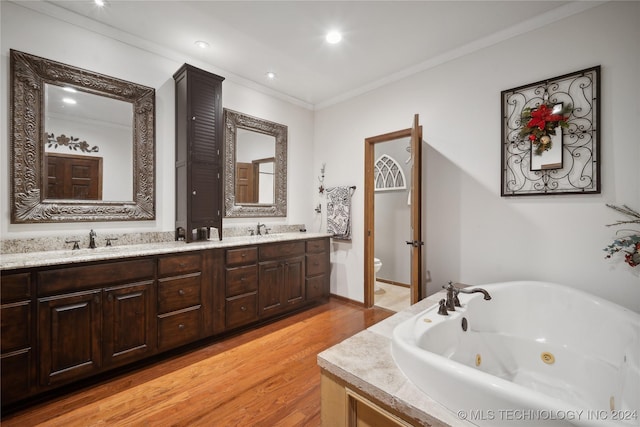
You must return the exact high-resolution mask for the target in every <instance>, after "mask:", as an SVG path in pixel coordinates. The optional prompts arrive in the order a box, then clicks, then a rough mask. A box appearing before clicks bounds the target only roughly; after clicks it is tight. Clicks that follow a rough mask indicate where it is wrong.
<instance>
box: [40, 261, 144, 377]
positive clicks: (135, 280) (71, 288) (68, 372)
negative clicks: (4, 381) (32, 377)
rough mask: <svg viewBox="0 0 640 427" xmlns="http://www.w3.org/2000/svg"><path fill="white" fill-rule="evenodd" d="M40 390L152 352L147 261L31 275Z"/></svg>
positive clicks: (81, 266)
mask: <svg viewBox="0 0 640 427" xmlns="http://www.w3.org/2000/svg"><path fill="white" fill-rule="evenodd" d="M37 281H38V286H37V296H38V299H37V312H38V314H37V315H38V350H39V352H38V354H39V356H38V365H39V372H40V374H39V379H40V381H39V383H40V386H43V387H49V386H57V385H61V384H66V383H69V382H72V381H75V380H78V379H80V378H84V377H87V376H90V375H93V374H95V373H98V372H101V371H102V370H104V369H109V368H112V367H114V366H119V365H122V364H125V363H128V362H132V361H135V360H139V359H141V358H144V357H146V356H149V355H151V354H153V353H154V351H155V348H156V345H155V334H153V332H154V331H155V323H154V322H155V312H156V311H155V305H154V299H155V291H154V289H155V287H154V283H155V262H154V260H153V259H152V258H141V259H131V260H126V261H116V262H104V263H98V264H90V265H79V266H64V267H59V268H51V269H46V270H43V271H39V272H37Z"/></svg>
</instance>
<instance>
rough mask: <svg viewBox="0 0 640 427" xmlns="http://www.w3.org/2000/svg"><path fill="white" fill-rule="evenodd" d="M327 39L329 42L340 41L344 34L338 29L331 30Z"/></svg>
mask: <svg viewBox="0 0 640 427" xmlns="http://www.w3.org/2000/svg"><path fill="white" fill-rule="evenodd" d="M326 40H327V43H331V44H336V43H340V40H342V34H340V33H339V32H338V31H330V32H329V33H327V37H326Z"/></svg>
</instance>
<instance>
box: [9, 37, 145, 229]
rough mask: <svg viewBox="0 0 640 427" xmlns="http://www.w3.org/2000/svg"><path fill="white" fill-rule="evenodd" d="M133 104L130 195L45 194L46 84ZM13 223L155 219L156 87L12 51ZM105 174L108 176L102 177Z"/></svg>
mask: <svg viewBox="0 0 640 427" xmlns="http://www.w3.org/2000/svg"><path fill="white" fill-rule="evenodd" d="M46 83H49V84H55V85H59V86H71V87H74V88H77V89H78V90H81V91H84V92H89V93H93V94H96V95H99V96H105V97H110V98H114V99H118V100H121V101H125V102H130V103H132V104H133V117H132V122H133V170H132V171H131V172H132V173H133V200H127V201H102V200H96V201H91V200H53V199H46V197H45V191H44V190H45V188H44V186H45V185H46V182H45V178H46V169H45V167H46V164H45V162H44V160H43V159H44V144H45V141H46V139H47V135H46V133H45V130H44V117H45V111H44V110H45V104H44V88H45V84H46ZM10 90H11V104H10V105H11V154H10V155H11V222H12V223H44V222H71V221H133V220H152V219H155V184H154V182H155V171H154V166H155V90H154V89H153V88H150V87H146V86H142V85H138V84H135V83H131V82H127V81H124V80H120V79H116V78H114V77H109V76H105V75H102V74H98V73H95V72H92V71H87V70H83V69H80V68H77V67H73V66H70V65H66V64H62V63H59V62H55V61H51V60H48V59H45V58H41V57H38V56H34V55H30V54H27V53H23V52H19V51H16V50H13V49H12V50H11V89H10ZM105 179H108V177H106V178H105Z"/></svg>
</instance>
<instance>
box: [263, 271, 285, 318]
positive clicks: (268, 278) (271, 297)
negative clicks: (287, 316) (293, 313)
mask: <svg viewBox="0 0 640 427" xmlns="http://www.w3.org/2000/svg"><path fill="white" fill-rule="evenodd" d="M282 275H283V271H282V262H281V261H268V262H261V263H260V266H259V270H258V281H259V285H258V294H259V309H258V314H259V315H260V316H261V317H263V316H267V315H269V314H270V313H277V312H279V311H280V310H281V309H282V306H283V299H284V283H283V280H282Z"/></svg>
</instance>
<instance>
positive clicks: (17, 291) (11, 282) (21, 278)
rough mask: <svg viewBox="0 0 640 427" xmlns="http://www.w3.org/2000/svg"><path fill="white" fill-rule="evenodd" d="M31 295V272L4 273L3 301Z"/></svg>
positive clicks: (0, 294) (0, 295)
mask: <svg viewBox="0 0 640 427" xmlns="http://www.w3.org/2000/svg"><path fill="white" fill-rule="evenodd" d="M29 297H31V273H18V274H7V275H2V292H0V298H1V299H2V302H3V303H5V302H8V301H16V300H19V299H25V298H29Z"/></svg>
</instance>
